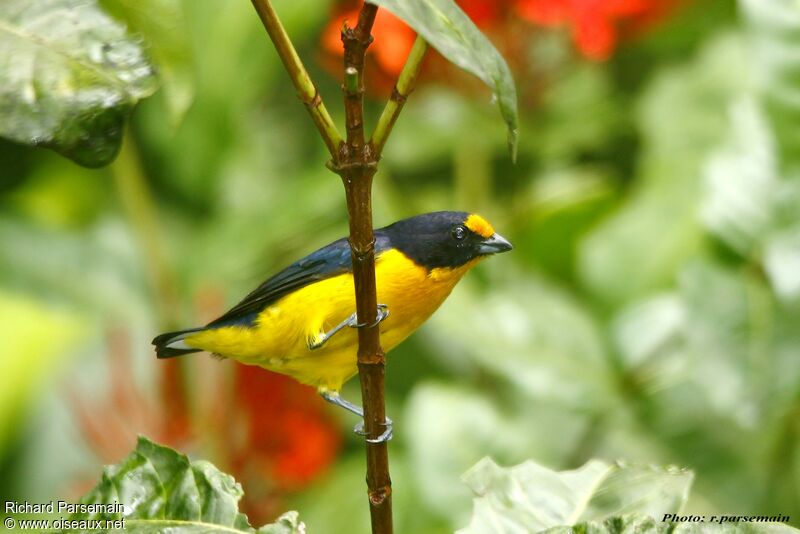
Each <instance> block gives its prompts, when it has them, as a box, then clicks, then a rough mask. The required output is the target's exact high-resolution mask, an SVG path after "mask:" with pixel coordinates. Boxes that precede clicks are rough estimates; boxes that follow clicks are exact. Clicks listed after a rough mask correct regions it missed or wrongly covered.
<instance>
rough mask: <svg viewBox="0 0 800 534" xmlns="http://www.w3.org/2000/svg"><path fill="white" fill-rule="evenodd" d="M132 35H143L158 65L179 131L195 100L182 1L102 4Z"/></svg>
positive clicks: (103, 0) (112, 1)
mask: <svg viewBox="0 0 800 534" xmlns="http://www.w3.org/2000/svg"><path fill="white" fill-rule="evenodd" d="M101 3H102V5H103V7H104V8H106V9H108V11H109V13H111V14H112V15H114V16H116V17H118V18H119V19H120V20H121V21H123V22H124V23H125V24H126V25H127V26H128V29H129V31H131V32H133V33H136V34H141V36H142V37H143V38H144V40H145V42H146V43H147V52H148V55H149V56H150V57H151V58H152V60H153V62H155V64H156V67H157V70H158V78H159V81H160V82H161V88H162V91H163V92H164V97H165V102H166V105H167V111H168V112H169V116H168V118H169V122H170V124H171V125H172V126H173V127H177V126H178V125H179V124H180V122H181V121H182V120H183V116H184V115H185V113H186V111H187V110H188V109H189V106H191V104H192V100H193V99H194V79H193V76H194V73H193V65H192V49H191V46H190V44H189V31H188V28H187V24H186V18H185V16H184V10H183V7H182V5H181V2H180V0H101Z"/></svg>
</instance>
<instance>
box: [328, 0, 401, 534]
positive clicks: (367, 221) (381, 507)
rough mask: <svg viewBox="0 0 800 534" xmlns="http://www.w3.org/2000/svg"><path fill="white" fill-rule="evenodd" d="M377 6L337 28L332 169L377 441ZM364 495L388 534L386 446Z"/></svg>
mask: <svg viewBox="0 0 800 534" xmlns="http://www.w3.org/2000/svg"><path fill="white" fill-rule="evenodd" d="M377 11H378V8H377V7H376V6H374V5H371V4H367V3H365V4H364V6H363V7H362V8H361V12H360V13H359V17H358V24H357V26H356V27H355V28H348V27H345V28H344V29H343V30H342V42H343V43H344V72H345V77H344V80H345V81H344V84H343V85H342V90H343V92H344V105H345V123H346V130H347V142H346V147H345V149H344V150H343V153H342V154H341V159H340V161H339V162H338V164H337V165H335V166H334V170H336V171H337V172H338V173H339V174H340V175H341V177H342V182H343V183H344V187H345V193H346V196H347V211H348V215H349V222H350V249H351V251H352V259H353V281H354V284H355V292H356V311H357V313H358V321H359V323H366V324H369V325H373V326H369V327H364V328H360V329H359V331H358V375H359V379H360V381H361V398H362V402H363V405H364V429H365V431H366V433H367V437H368V438H371V439H375V438H377V437H379V436H380V435H381V434H382V433H383V431H384V429H385V423H386V404H385V399H384V377H385V365H386V355H385V354H384V352H383V349H382V348H381V344H380V330H379V328H378V326H377V325H376V324H374V323H375V321H376V319H377V307H378V298H377V290H376V286H375V236H374V235H373V231H372V178H373V176H374V175H375V170H376V168H377V160H376V157H375V154H374V153H373V151H372V147H371V146H370V145H369V144H366V143H365V142H364V105H363V104H364V57H365V55H366V51H367V47H368V46H369V45H370V43H371V42H372V36H371V35H370V32H371V30H372V25H373V23H374V22H375V15H376V13H377ZM366 454H367V494H368V496H369V505H370V517H371V520H372V532H373V533H380V534H390V533H391V532H392V531H393V527H392V481H391V478H390V477H389V452H388V447H387V444H386V443H385V442H384V443H369V442H367V443H366Z"/></svg>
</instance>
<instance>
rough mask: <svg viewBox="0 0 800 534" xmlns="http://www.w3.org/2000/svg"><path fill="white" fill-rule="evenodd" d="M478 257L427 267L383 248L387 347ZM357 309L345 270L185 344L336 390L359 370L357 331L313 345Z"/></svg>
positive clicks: (379, 268) (380, 275)
mask: <svg viewBox="0 0 800 534" xmlns="http://www.w3.org/2000/svg"><path fill="white" fill-rule="evenodd" d="M477 261H478V260H473V261H471V262H469V263H467V264H465V265H463V266H460V267H456V268H437V269H433V270H431V271H430V272H429V271H428V270H427V269H425V268H424V267H420V266H419V265H417V264H416V263H414V262H413V261H411V260H410V259H408V258H407V257H406V256H405V255H403V254H402V253H401V252H399V251H397V250H395V249H392V250H388V251H385V252H383V253H381V254H380V255H379V256H378V257H377V259H376V262H375V278H376V284H377V290H378V302H379V303H382V304H386V305H387V306H388V308H389V316H388V317H387V318H386V319H385V320H384V321H383V322H382V323H381V325H380V330H381V344H382V345H383V347H384V349H385V350H387V351H388V350H391V349H392V348H394V347H395V346H396V345H397V344H398V343H400V342H401V341H403V340H404V339H405V338H406V337H408V336H409V334H411V333H412V332H413V331H414V330H416V329H417V328H418V327H419V326H420V325H421V324H422V323H423V322H425V320H427V319H428V317H430V316H431V314H432V313H433V312H434V311H436V309H437V308H438V307H439V306H440V305H441V304H442V302H444V300H445V299H446V298H447V296H448V295H449V294H450V291H452V289H453V287H454V286H455V285H456V283H458V281H459V280H460V279H461V277H462V276H463V275H464V274H465V273H466V272H467V271H468V270H469V269H470V268H472V266H474V265H475V263H477ZM354 311H355V296H354V289H353V276H352V274H351V273H346V274H342V275H338V276H333V277H330V278H327V279H325V280H321V281H319V282H316V283H313V284H309V285H307V286H304V287H302V288H300V289H298V290H296V291H294V292H292V293H290V294H288V295H286V296H284V297H282V298H281V299H279V300H277V301H275V302H274V303H272V304H271V305H269V306H268V307H267V308H265V309H264V310H263V311H262V312H261V313H260V314H259V315H258V318H257V320H256V322H255V325H254V326H230V327H222V328H215V329H210V330H206V331H203V332H199V333H197V334H195V335H192V336H189V337H187V338H186V339H185V342H186V344H187V345H189V346H191V347H195V348H199V349H203V350H207V351H209V352H214V353H217V354H219V355H221V356H225V357H228V358H233V359H235V360H239V361H241V362H243V363H248V364H253V365H259V366H261V367H264V368H266V369H269V370H271V371H276V372H279V373H283V374H287V375H290V376H293V377H294V378H296V379H297V380H299V381H300V382H303V383H306V384H311V385H313V386H316V387H317V388H319V389H321V390H328V391H338V390H339V388H340V387H341V385H342V384H343V383H344V382H345V381H346V380H347V379H349V378H350V377H352V376H353V375H355V374H356V372H357V367H356V351H357V345H358V335H357V333H356V330H355V329H353V328H344V329H343V330H341V331H339V332H338V333H337V334H335V335H334V336H333V337H332V338H330V339H329V340H328V341H327V342H326V343H325V344H324V345H323V346H322V347H320V348H318V349H316V350H310V349H309V348H308V346H309V343H310V342H311V341H314V340H316V339H319V337H320V336H322V335H323V333H324V332H326V331H329V330H330V329H331V328H333V327H334V326H336V325H338V324H339V323H341V322H342V321H344V320H345V319H347V318H348V317H349V316H350V315H351V314H352V313H353V312H354Z"/></svg>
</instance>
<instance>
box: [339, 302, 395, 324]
mask: <svg viewBox="0 0 800 534" xmlns="http://www.w3.org/2000/svg"><path fill="white" fill-rule="evenodd" d="M387 317H389V306H387V305H386V304H378V312H377V314H376V317H375V322H374V323H372V324H367V323H359V322H358V314H357V313H354V314H353V315H351V316H350V317H349V318H348V319H347V326H349V327H350V328H364V327H367V328H372V327H373V326H377V325H378V324H380V323H381V321H383V320H384V319H386V318H387Z"/></svg>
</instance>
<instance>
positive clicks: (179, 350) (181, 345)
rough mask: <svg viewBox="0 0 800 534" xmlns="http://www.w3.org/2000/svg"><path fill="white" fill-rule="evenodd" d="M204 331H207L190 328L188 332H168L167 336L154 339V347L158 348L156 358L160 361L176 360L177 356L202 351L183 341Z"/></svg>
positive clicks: (162, 335) (163, 335) (201, 328)
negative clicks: (165, 359)
mask: <svg viewBox="0 0 800 534" xmlns="http://www.w3.org/2000/svg"><path fill="white" fill-rule="evenodd" d="M202 330H205V328H204V327H200V328H189V329H188V330H179V331H177V332H167V333H166V334H161V335H160V336H156V337H155V339H153V345H155V346H156V357H157V358H159V359H164V358H174V357H175V356H181V355H183V354H191V353H192V352H200V351H201V350H202V349H195V348H192V347H190V346H189V345H187V344H186V343H185V342H184V341H183V340H184V338H185V337H186V336H188V335H190V334H193V333H195V332H200V331H202Z"/></svg>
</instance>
